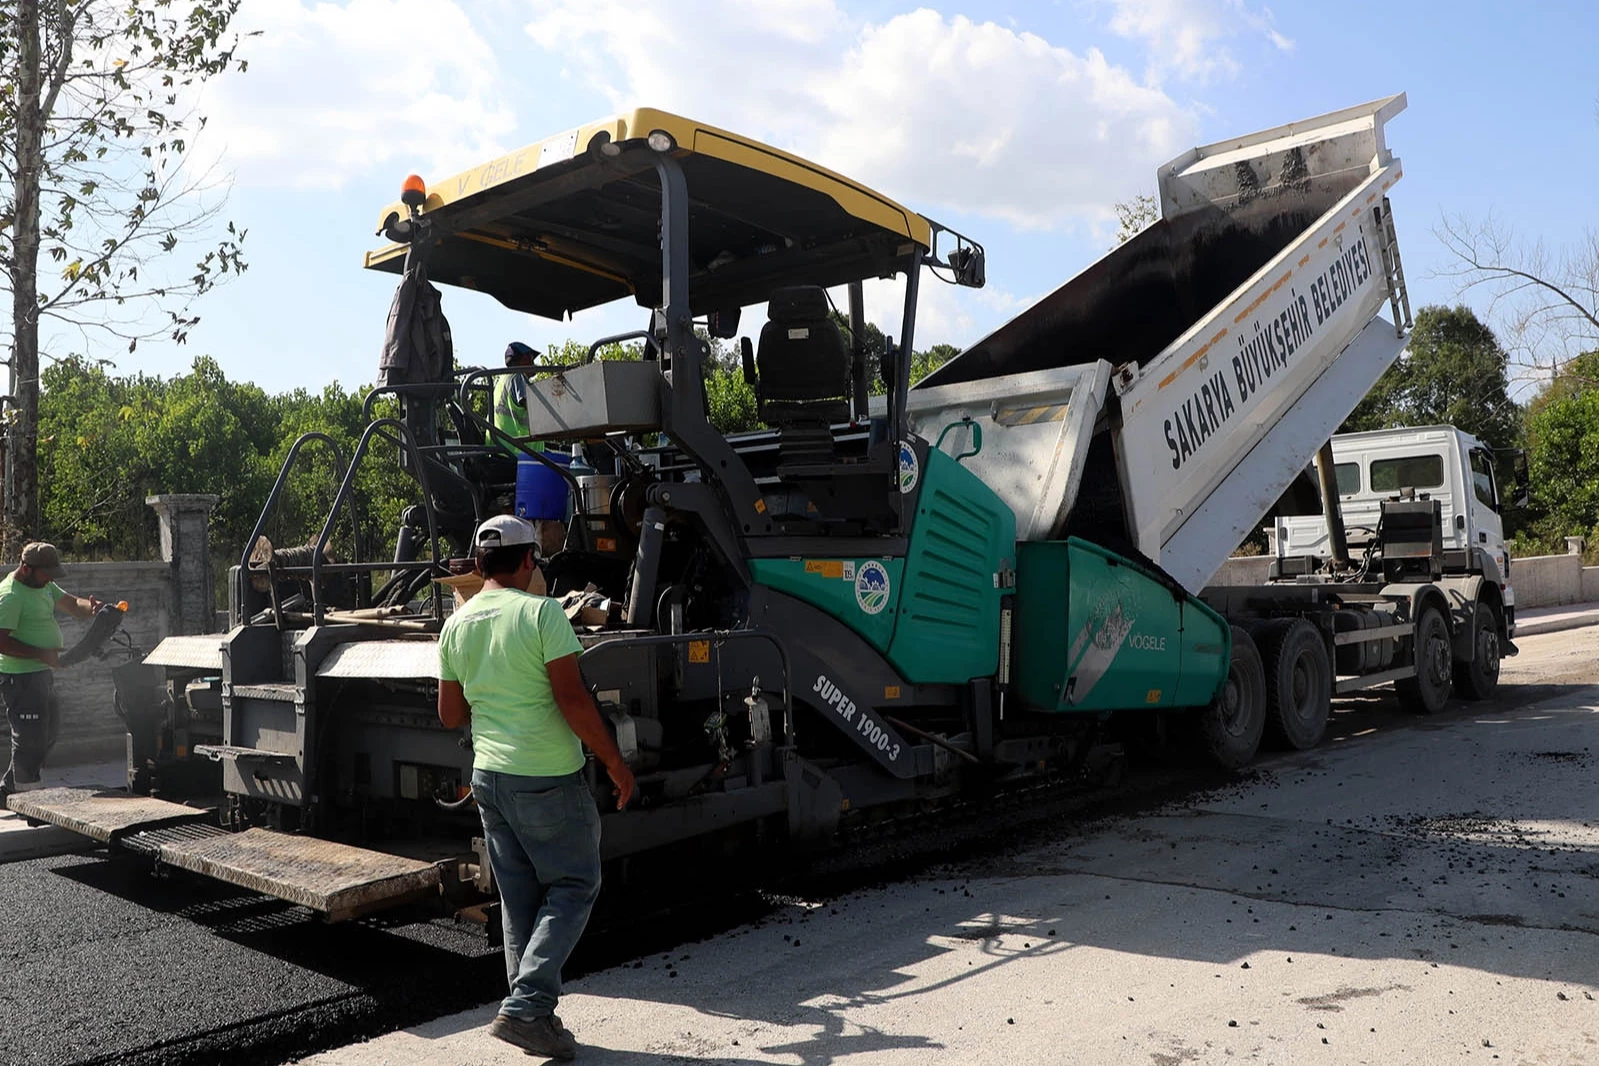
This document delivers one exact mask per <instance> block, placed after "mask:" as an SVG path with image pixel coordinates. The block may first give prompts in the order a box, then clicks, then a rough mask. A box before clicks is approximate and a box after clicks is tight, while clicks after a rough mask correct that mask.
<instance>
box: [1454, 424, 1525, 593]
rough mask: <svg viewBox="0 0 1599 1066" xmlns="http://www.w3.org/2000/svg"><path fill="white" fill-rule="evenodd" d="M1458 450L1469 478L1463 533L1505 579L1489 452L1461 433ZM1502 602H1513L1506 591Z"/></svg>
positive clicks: (1501, 527)
mask: <svg viewBox="0 0 1599 1066" xmlns="http://www.w3.org/2000/svg"><path fill="white" fill-rule="evenodd" d="M1460 443H1461V447H1462V448H1464V449H1465V452H1466V469H1467V471H1468V473H1470V475H1471V486H1470V497H1469V499H1468V500H1467V501H1466V503H1467V505H1468V506H1469V507H1470V511H1469V512H1468V513H1469V515H1470V522H1469V524H1468V526H1467V529H1466V532H1467V534H1468V535H1469V536H1470V537H1471V546H1472V547H1475V548H1480V549H1482V551H1483V552H1484V553H1485V554H1487V555H1488V557H1489V558H1491V559H1493V561H1494V563H1495V564H1496V565H1497V566H1498V567H1499V575H1500V580H1501V581H1504V580H1505V573H1506V569H1505V566H1506V564H1505V556H1506V552H1505V524H1504V520H1503V519H1502V518H1501V517H1500V515H1499V511H1500V502H1499V486H1498V484H1496V483H1495V481H1494V463H1493V453H1491V452H1490V451H1488V449H1487V448H1486V447H1484V446H1483V444H1482V442H1481V441H1479V440H1477V439H1476V438H1475V437H1469V436H1466V435H1465V434H1464V433H1462V434H1461V441H1460ZM1506 602H1507V603H1509V602H1513V601H1512V600H1510V598H1509V591H1508V590H1506Z"/></svg>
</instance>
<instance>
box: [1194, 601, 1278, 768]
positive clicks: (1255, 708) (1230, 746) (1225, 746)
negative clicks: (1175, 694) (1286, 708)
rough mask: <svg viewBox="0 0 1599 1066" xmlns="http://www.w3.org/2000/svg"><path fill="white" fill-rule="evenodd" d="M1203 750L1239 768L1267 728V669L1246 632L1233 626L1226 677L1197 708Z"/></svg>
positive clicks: (1250, 756) (1222, 764)
mask: <svg viewBox="0 0 1599 1066" xmlns="http://www.w3.org/2000/svg"><path fill="white" fill-rule="evenodd" d="M1199 715H1200V718H1199V724H1200V732H1201V734H1202V736H1203V737H1204V743H1205V752H1206V754H1208V755H1209V756H1210V758H1211V761H1212V762H1214V763H1215V764H1216V765H1217V766H1220V767H1221V768H1222V769H1224V770H1241V769H1243V768H1244V767H1245V766H1248V765H1249V761H1250V760H1251V759H1253V758H1254V757H1255V752H1256V751H1258V750H1259V749H1260V736H1261V733H1263V732H1264V731H1265V728H1266V671H1265V668H1264V667H1262V666H1261V664H1260V651H1259V649H1257V648H1256V647H1255V642H1254V640H1252V639H1251V638H1250V636H1249V634H1248V633H1247V632H1245V631H1244V630H1242V629H1239V628H1238V627H1237V626H1233V657H1232V661H1231V662H1229V663H1228V664H1227V681H1226V683H1225V684H1223V685H1222V690H1221V692H1220V694H1218V695H1217V697H1216V698H1215V700H1213V701H1212V702H1211V704H1210V706H1209V707H1206V708H1205V709H1204V710H1202V711H1200V712H1199Z"/></svg>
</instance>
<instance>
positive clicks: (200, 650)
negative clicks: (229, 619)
mask: <svg viewBox="0 0 1599 1066" xmlns="http://www.w3.org/2000/svg"><path fill="white" fill-rule="evenodd" d="M222 640H223V637H222V634H220V633H208V634H206V635H205V636H198V637H167V638H166V639H165V640H163V641H162V642H161V643H159V644H157V645H156V646H155V650H154V651H152V652H151V653H150V654H149V655H146V656H145V657H144V661H145V664H146V665H147V666H175V667H179V668H182V669H188V670H215V671H217V672H218V673H220V672H221V671H222Z"/></svg>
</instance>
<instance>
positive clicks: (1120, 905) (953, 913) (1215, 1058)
mask: <svg viewBox="0 0 1599 1066" xmlns="http://www.w3.org/2000/svg"><path fill="white" fill-rule="evenodd" d="M1520 643H1521V646H1522V648H1523V652H1524V654H1523V655H1522V656H1521V657H1519V658H1517V659H1515V660H1511V661H1510V662H1509V663H1508V664H1507V667H1506V674H1505V681H1506V683H1507V685H1511V686H1518V687H1512V688H1509V689H1507V692H1509V693H1510V694H1511V695H1512V698H1511V699H1509V700H1506V701H1501V703H1500V704H1499V705H1495V706H1491V707H1488V708H1486V709H1473V708H1472V707H1471V705H1466V704H1454V705H1452V706H1451V709H1450V710H1449V711H1448V712H1446V713H1445V714H1444V715H1442V716H1440V717H1439V718H1437V719H1432V720H1427V721H1424V722H1420V723H1418V722H1415V721H1414V720H1406V719H1402V718H1400V717H1398V716H1397V715H1396V714H1395V713H1394V711H1393V709H1392V705H1391V703H1388V704H1387V709H1386V710H1382V709H1379V708H1378V707H1377V706H1376V704H1375V701H1371V702H1368V703H1362V702H1360V701H1353V702H1352V703H1350V704H1346V705H1343V706H1342V707H1341V709H1340V713H1339V714H1338V715H1337V721H1336V722H1335V726H1334V734H1335V739H1333V740H1332V741H1331V742H1329V743H1328V744H1326V745H1324V746H1323V747H1322V748H1320V749H1318V750H1316V751H1313V752H1308V753H1304V754H1294V755H1281V756H1278V757H1275V758H1269V759H1266V760H1264V761H1263V762H1262V763H1261V764H1260V767H1259V769H1258V770H1257V771H1256V772H1255V773H1254V774H1253V775H1252V776H1251V777H1250V778H1248V779H1247V780H1244V781H1242V782H1240V783H1238V784H1236V785H1234V786H1231V787H1228V788H1226V789H1223V790H1221V791H1219V792H1215V793H1212V794H1209V795H1204V796H1199V797H1192V798H1190V799H1188V800H1186V801H1184V802H1182V803H1180V804H1176V805H1173V806H1170V807H1167V808H1163V809H1160V810H1158V811H1155V812H1153V813H1149V814H1145V815H1142V816H1138V817H1130V818H1120V819H1112V820H1107V821H1103V822H1101V823H1098V824H1091V825H1084V824H1071V825H1066V826H1063V827H1061V829H1060V830H1059V832H1058V833H1057V834H1053V835H1052V837H1051V838H1050V839H1046V840H1043V841H1041V842H1035V843H1033V844H1031V845H1029V846H1027V847H1025V848H1022V849H1020V850H1018V851H1014V852H1012V853H1009V854H1003V855H997V856H995V855H991V856H988V857H986V858H984V859H982V860H978V861H972V862H967V863H962V864H958V865H954V866H950V867H947V868H944V869H939V870H934V871H931V872H929V873H928V874H926V875H924V876H920V877H917V878H914V879H911V880H909V881H902V882H899V883H895V884H891V885H887V886H884V887H881V888H878V889H874V890H870V891H860V892H856V893H853V894H851V895H848V896H846V897H843V898H836V899H829V900H825V901H820V902H815V901H810V902H807V901H796V902H794V903H793V904H792V905H790V906H787V907H786V908H784V909H782V910H781V911H779V912H777V913H776V914H774V915H772V916H770V917H768V918H766V919H764V920H762V921H761V922H758V923H756V924H755V925H751V926H745V927H742V928H740V929H737V930H735V931H733V932H730V933H727V934H723V935H720V936H716V937H714V938H712V939H710V940H708V941H706V942H703V943H697V944H692V945H688V946H685V947H682V948H679V949H677V950H675V951H672V952H671V953H669V954H656V955H652V956H649V957H647V958H644V959H642V960H640V961H637V962H634V963H632V964H630V965H626V966H622V967H618V968H614V969H610V970H606V971H603V972H599V973H595V974H591V975H589V976H586V977H583V978H581V979H580V980H577V981H574V982H572V983H571V985H570V987H569V989H568V995H567V996H566V998H565V999H564V1000H563V1002H562V1006H561V1014H562V1017H563V1018H564V1019H565V1021H566V1023H567V1024H568V1026H569V1027H570V1028H571V1029H572V1030H573V1031H574V1032H575V1033H576V1034H577V1036H578V1038H579V1040H580V1041H581V1042H582V1043H583V1045H584V1047H583V1049H582V1051H581V1052H580V1057H579V1061H580V1062H585V1061H586V1062H591V1063H596V1064H598V1063H605V1064H614V1066H656V1064H668V1063H670V1064H683V1063H722V1064H732V1066H745V1064H754V1063H782V1064H792V1066H827V1064H831V1063H835V1062H847V1063H849V1064H851V1066H890V1064H902V1063H903V1064H908V1063H917V1064H920V1063H928V1062H959V1063H962V1064H969V1066H978V1064H996V1066H1022V1064H1032V1063H1089V1064H1099V1063H1148V1064H1152V1066H1179V1064H1183V1063H1223V1062H1253V1063H1282V1064H1301V1063H1317V1064H1323V1063H1327V1064H1332V1063H1380V1064H1383V1066H1392V1064H1399V1063H1426V1064H1431V1063H1453V1062H1461V1063H1474V1062H1475V1063H1483V1064H1489V1063H1495V1062H1503V1063H1506V1064H1510V1063H1549V1064H1559V1063H1573V1064H1575V1063H1592V1062H1599V999H1596V996H1599V899H1596V890H1599V775H1596V769H1595V760H1596V758H1599V687H1594V685H1595V682H1599V629H1593V628H1587V629H1579V630H1574V631H1569V632H1563V633H1557V634H1548V635H1543V636H1537V637H1529V638H1527V639H1526V640H1524V641H1521V642H1520ZM1517 693H1519V694H1522V695H1524V696H1526V697H1527V700H1526V702H1522V701H1519V700H1517V699H1515V698H1514V696H1515V694H1517ZM493 1010H494V1008H493V1006H492V1005H490V1006H487V1007H484V1008H481V1009H478V1010H476V1011H471V1012H468V1013H465V1014H460V1015H455V1016H452V1017H447V1018H443V1019H440V1020H438V1021H434V1022H431V1023H429V1024H426V1025H422V1026H420V1027H417V1028H414V1029H410V1030H406V1031H402V1032H397V1033H392V1034H389V1035H387V1036H384V1037H380V1038H378V1039H376V1040H373V1041H371V1042H369V1043H365V1044H360V1045H355V1046H351V1047H348V1048H344V1049H342V1050H337V1051H331V1052H327V1053H324V1054H322V1055H318V1056H315V1057H313V1058H310V1059H308V1060H306V1062H307V1063H308V1064H315V1066H377V1064H384V1066H411V1064H418V1066H420V1064H423V1063H427V1064H433V1063H461V1064H466V1063H470V1064H474V1066H488V1064H493V1063H506V1064H510V1063H521V1062H525V1061H527V1058H526V1057H525V1056H523V1055H522V1054H520V1053H519V1052H517V1051H516V1050H515V1049H514V1048H511V1047H509V1046H507V1045H502V1044H499V1043H497V1042H496V1041H494V1040H492V1039H490V1038H489V1037H487V1035H486V1034H485V1033H484V1032H483V1031H482V1026H483V1025H485V1024H486V1023H487V1022H488V1020H489V1019H490V1018H491V1017H492V1015H493Z"/></svg>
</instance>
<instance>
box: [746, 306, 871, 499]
mask: <svg viewBox="0 0 1599 1066" xmlns="http://www.w3.org/2000/svg"><path fill="white" fill-rule="evenodd" d="M827 311H828V304H827V290H825V289H823V288H822V287H821V286H820V285H795V286H793V287H791V288H786V289H778V290H776V291H775V292H773V293H772V296H771V299H770V301H768V304H767V317H768V319H769V321H768V322H767V323H766V325H765V326H763V327H762V328H761V340H760V346H759V348H758V349H757V351H756V356H755V365H756V374H757V378H756V382H757V384H756V399H757V400H758V401H759V410H760V417H761V421H763V422H765V423H766V424H767V425H769V426H772V427H774V428H776V429H777V430H778V431H779V440H780V443H779V445H778V454H779V456H780V457H781V460H780V461H781V462H782V463H783V464H785V465H787V464H800V465H811V464H817V463H828V462H831V461H832V459H833V431H832V428H831V427H832V425H833V423H835V422H847V421H849V417H850V409H849V395H850V353H849V347H848V346H847V345H846V344H845V343H844V335H843V334H842V333H840V332H839V329H838V326H837V325H835V324H834V323H833V320H832V318H830V317H829V316H828V313H827ZM780 473H781V471H780Z"/></svg>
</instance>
